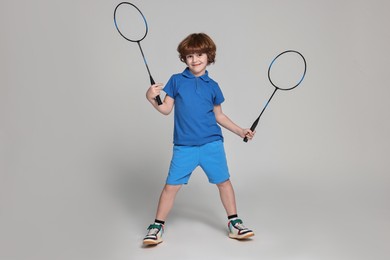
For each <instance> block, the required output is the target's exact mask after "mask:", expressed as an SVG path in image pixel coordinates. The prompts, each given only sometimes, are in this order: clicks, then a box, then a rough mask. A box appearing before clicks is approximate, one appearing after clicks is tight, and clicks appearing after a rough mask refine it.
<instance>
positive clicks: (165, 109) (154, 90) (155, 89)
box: [146, 83, 175, 115]
mask: <svg viewBox="0 0 390 260" xmlns="http://www.w3.org/2000/svg"><path fill="white" fill-rule="evenodd" d="M162 86H163V84H161V83H158V84H155V85H152V86H150V88H149V89H148V91H146V99H147V100H148V101H149V102H150V103H151V104H152V105H153V107H154V108H155V109H156V110H157V111H159V112H160V113H161V114H163V115H169V114H170V113H171V111H172V108H173V105H174V103H175V100H174V99H173V98H171V97H170V96H168V95H166V96H165V98H164V100H163V102H162V104H161V105H158V104H157V101H156V99H155V98H156V96H158V95H160V92H161V90H162Z"/></svg>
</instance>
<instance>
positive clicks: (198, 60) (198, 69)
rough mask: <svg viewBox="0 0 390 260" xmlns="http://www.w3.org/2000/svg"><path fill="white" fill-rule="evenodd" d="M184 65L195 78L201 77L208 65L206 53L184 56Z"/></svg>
mask: <svg viewBox="0 0 390 260" xmlns="http://www.w3.org/2000/svg"><path fill="white" fill-rule="evenodd" d="M186 64H187V66H188V68H189V69H190V71H191V72H192V74H194V75H195V77H199V76H202V75H203V74H204V73H205V72H206V67H207V64H208V60H207V54H206V53H193V54H188V55H187V56H186Z"/></svg>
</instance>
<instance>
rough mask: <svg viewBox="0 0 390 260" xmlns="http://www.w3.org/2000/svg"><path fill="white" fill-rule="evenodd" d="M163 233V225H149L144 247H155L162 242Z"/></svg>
mask: <svg viewBox="0 0 390 260" xmlns="http://www.w3.org/2000/svg"><path fill="white" fill-rule="evenodd" d="M163 233H164V225H162V224H157V223H155V224H151V225H150V226H149V227H148V234H146V236H145V238H144V241H143V244H144V245H157V244H160V243H161V242H162V241H163V240H162V234H163Z"/></svg>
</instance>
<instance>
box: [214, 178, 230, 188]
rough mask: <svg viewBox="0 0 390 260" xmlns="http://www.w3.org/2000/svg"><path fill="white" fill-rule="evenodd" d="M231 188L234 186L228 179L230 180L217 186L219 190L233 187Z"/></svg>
mask: <svg viewBox="0 0 390 260" xmlns="http://www.w3.org/2000/svg"><path fill="white" fill-rule="evenodd" d="M231 186H232V184H231V182H230V179H228V180H226V181H224V182H221V183H218V184H217V187H218V188H219V189H223V188H226V187H231Z"/></svg>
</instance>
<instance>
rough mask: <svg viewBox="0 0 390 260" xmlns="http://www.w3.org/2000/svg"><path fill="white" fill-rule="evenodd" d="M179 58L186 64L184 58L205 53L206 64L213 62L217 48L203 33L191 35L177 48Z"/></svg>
mask: <svg viewBox="0 0 390 260" xmlns="http://www.w3.org/2000/svg"><path fill="white" fill-rule="evenodd" d="M177 51H178V52H179V58H180V60H181V61H182V62H184V63H185V62H186V56H187V55H188V54H193V53H198V54H200V53H206V54H207V61H208V64H212V63H214V62H215V56H216V52H217V46H216V45H215V43H214V41H213V40H212V39H211V38H210V36H208V35H207V34H205V33H193V34H190V35H188V36H187V37H186V38H185V39H184V40H182V41H181V42H180V43H179V45H178V46H177Z"/></svg>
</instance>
